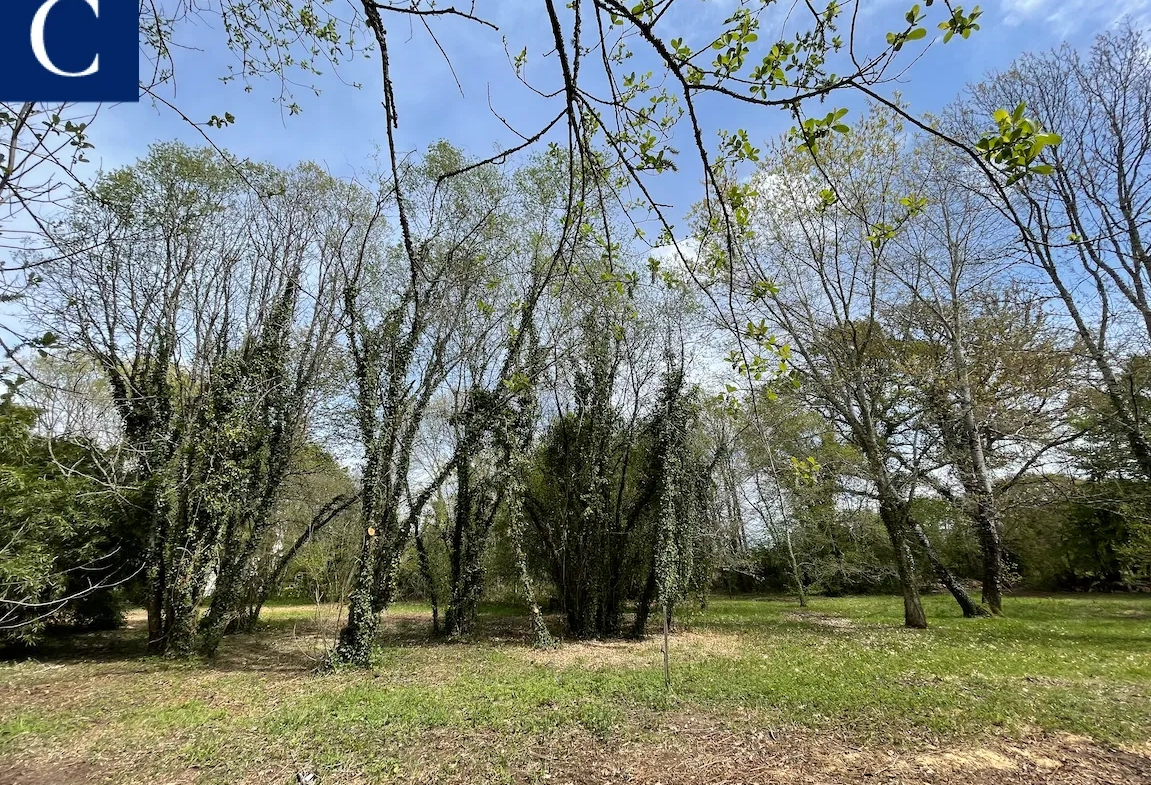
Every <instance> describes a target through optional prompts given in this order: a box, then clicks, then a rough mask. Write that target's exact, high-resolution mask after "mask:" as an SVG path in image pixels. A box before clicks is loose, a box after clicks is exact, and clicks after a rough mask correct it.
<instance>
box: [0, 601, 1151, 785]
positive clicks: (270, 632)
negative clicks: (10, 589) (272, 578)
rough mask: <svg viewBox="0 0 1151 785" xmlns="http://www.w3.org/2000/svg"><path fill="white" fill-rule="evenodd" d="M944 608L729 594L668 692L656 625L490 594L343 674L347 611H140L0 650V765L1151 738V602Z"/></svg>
mask: <svg viewBox="0 0 1151 785" xmlns="http://www.w3.org/2000/svg"><path fill="white" fill-rule="evenodd" d="M927 605H928V613H929V618H930V620H931V623H932V626H931V628H930V629H928V630H906V629H903V628H902V627H900V626H899V625H900V621H901V611H902V606H901V603H900V601H899V600H898V599H897V598H892V597H851V598H841V599H827V598H818V597H817V598H813V599H812V601H811V603H810V605H809V607H808V608H806V609H800V608H799V607H798V606H797V605H796V603H794V602H793V601H790V600H785V599H771V598H765V599H736V600H726V599H718V598H717V599H714V600H713V601H712V602H711V603H710V605H709V606H708V608H707V609H706V610H703V611H699V610H690V611H684V612H682V613H681V614H680V616H679V618H678V620H677V629H676V632H675V633H674V634H673V636H672V639H671V648H670V655H671V676H672V687H671V690H670V691H668V690H666V689H665V688H664V684H663V672H662V657H661V654H660V644H661V641H660V640H659V639H658V638H653V639H650V640H648V641H644V642H620V641H617V642H565V643H563V644H562V645H561V646H560V647H559V648H558V649H557V650H554V651H540V650H536V649H533V648H532V647H531V646H530V645H529V644H528V642H527V641H528V627H527V624H526V620H525V619H523V618H522V616H520V615H518V614H516V613H512V612H510V610H509V609H507V608H490V609H488V610H487V612H486V613H485V614H484V616H483V619H482V623H481V629H480V632H479V634H478V635H477V636H476V639H475V640H474V641H468V642H443V641H435V640H429V639H428V635H427V628H428V626H429V625H428V619H429V617H428V613H427V611H426V609H424V608H421V607H419V606H410V605H404V606H398V607H396V608H394V609H393V610H392V611H391V612H390V613H389V618H388V621H387V623H386V625H385V632H384V633H383V636H382V638H381V641H380V648H379V652H378V656H377V657H376V660H375V664H374V667H373V669H372V670H371V671H370V672H363V671H341V672H337V673H332V674H326V675H316V674H314V673H313V672H312V671H311V668H312V666H313V665H314V663H315V662H317V661H318V660H319V658H320V657H321V656H322V653H323V649H324V647H325V646H326V645H328V643H329V642H330V639H331V634H332V629H333V624H334V623H335V621H336V619H335V618H334V616H333V615H332V614H333V613H334V611H332V610H331V609H319V611H318V610H317V609H315V608H311V607H291V606H280V607H274V608H270V609H268V612H267V614H266V616H267V619H266V622H265V628H264V629H263V630H262V631H261V632H260V633H259V634H257V635H252V636H238V637H236V638H231V639H229V640H228V641H227V642H226V644H225V646H224V648H223V651H222V652H221V655H220V657H219V658H218V659H217V660H216V661H214V662H173V661H167V660H161V659H156V658H148V657H145V656H143V654H142V646H143V640H142V635H143V630H142V628H141V627H140V626H139V621H138V620H137V621H136V622H135V623H134V624H133V626H131V627H130V628H129V629H127V630H124V631H120V632H117V633H111V634H101V635H91V636H83V638H82V639H81V640H80V641H71V642H64V641H59V642H54V643H53V644H52V645H51V646H49V647H47V648H46V649H45V651H44V652H43V653H42V654H41V655H39V656H38V657H37V658H36V659H30V660H26V661H21V662H8V663H3V664H0V781H3V772H4V766H5V765H7V766H9V767H12V771H16V772H24V774H25V778H26V779H27V781H28V782H39V781H40V780H36V779H34V778H29V775H28V772H32V773H33V774H35V773H36V772H38V771H40V770H41V769H43V768H44V767H45V766H47V767H48V770H50V771H52V772H55V774H54V775H53V776H54V777H55V779H52V778H50V777H47V775H45V776H46V777H47V778H45V779H43V781H45V782H49V781H55V782H59V783H61V785H64V784H65V783H68V782H89V781H91V782H99V781H104V780H103V779H101V778H109V780H110V781H122V782H133V781H147V778H146V777H143V776H142V774H147V777H151V778H154V779H156V781H168V780H163V779H162V778H163V777H169V778H170V781H174V782H185V781H186V782H220V783H234V782H281V781H284V782H286V781H289V780H290V777H291V776H292V772H294V771H296V770H299V769H301V768H306V769H308V770H314V771H317V772H320V773H322V774H323V776H324V780H323V781H324V782H340V783H343V782H391V781H452V780H453V777H455V778H462V779H461V781H471V780H474V779H476V778H478V779H481V780H484V781H488V780H492V779H495V780H499V779H507V780H510V781H528V780H530V779H531V778H532V777H536V776H537V775H538V777H543V775H544V774H546V773H547V771H546V770H547V769H548V764H547V763H546V760H547V755H548V754H550V753H548V752H547V751H548V750H554V749H557V748H558V749H569V748H570V749H573V750H575V751H576V753H577V754H578V755H584V754H586V755H587V756H588V760H589V761H590V760H592V759H593V758H594V759H595V761H596V762H595V764H594V765H599V761H600V758H601V757H602V758H604V759H605V760H606V761H607V762H606V763H604V765H605V766H609V767H610V765H612V764H611V763H610V761H611V760H612V756H611V755H608V751H609V750H620V749H631V747H629V745H633V746H634V745H638V747H637V749H638V748H643V746H644V745H649V746H650V745H653V744H655V745H657V746H659V747H660V749H663V750H664V754H667V749H668V746H667V744H666V742H665V735H666V734H668V733H671V732H673V731H669V728H670V729H676V730H674V733H675V734H676V735H677V738H679V739H680V740H683V739H687V740H688V741H690V740H691V739H692V738H693V736H692V734H693V733H694V734H695V735H696V736H698V737H699V738H700V739H703V737H705V736H706V738H707V739H711V740H712V742H714V741H715V739H717V738H720V734H727V736H723V737H722V738H727V737H728V736H730V737H731V738H732V739H743V741H739V743H740V744H744V743H745V742H746V740H747V739H748V738H751V736H749V734H762V733H768V734H770V737H771V739H775V738H776V737H777V736H781V737H787V736H788V734H791V736H790V738H803V739H834V740H836V743H838V744H842V745H847V746H848V747H849V748H850V749H857V748H858V749H864V750H866V749H871V748H876V749H878V748H883V749H890V750H896V751H903V752H908V751H916V750H922V749H928V748H930V749H935V748H938V747H940V746H941V745H942V746H944V747H946V746H948V745H961V746H964V745H966V746H969V747H970V746H973V745H974V746H979V745H986V744H990V743H995V744H1012V743H1025V742H1027V741H1028V740H1034V739H1037V738H1047V737H1051V736H1052V735H1053V734H1075V735H1076V736H1078V737H1085V739H1086V740H1089V742H1090V743H1091V744H1093V745H1098V746H1101V747H1107V746H1114V745H1117V746H1118V747H1123V748H1125V749H1128V750H1140V749H1144V748H1145V745H1146V744H1147V742H1149V741H1151V597H1130V596H1126V597H1120V596H1101V595H1090V596H1088V595H1084V596H1074V597H1069V596H1062V597H1052V598H1038V597H1035V598H1013V599H1011V600H1010V601H1009V602H1008V604H1007V612H1008V614H1009V616H1008V617H1007V618H1002V619H963V618H961V617H960V615H959V613H958V609H957V608H956V607H955V606H954V604H953V603H951V602H950V600H949V599H948V598H945V597H937V596H935V597H929V598H927ZM556 626H558V621H557V622H556ZM685 729H686V730H685ZM693 729H694V730H693ZM705 729H706V730H705ZM684 743H687V742H684ZM701 743H702V742H701ZM708 743H711V742H708ZM717 743H718V742H717ZM730 743H731V744H736V741H731V742H730ZM765 743H769V742H765ZM1085 743H1086V742H1085ZM903 752H901V753H900V754H903ZM1139 754H1142V753H1139ZM718 755H719V756H720V757H722V756H723V753H722V752H719V753H718ZM541 760H543V761H544V763H540V761H541ZM565 760H566V758H565ZM92 761H96V762H97V763H95V764H93V763H91V762H92ZM1148 763H1149V764H1151V761H1148ZM537 764H538V765H537ZM589 765H590V764H589ZM92 766H96V768H95V769H92V768H90V767H92ZM38 767H39V768H38ZM560 768H562V767H560ZM597 770H598V769H597ZM1148 770H1149V771H1151V765H1149V769H1148ZM634 774H635V772H632V775H634ZM465 775H466V776H465ZM544 779H546V778H544ZM609 779H610V777H609ZM633 779H634V777H633ZM15 781H16V782H20V781H21V780H20V779H19V778H17V779H16V780H15ZM541 781H542V780H541ZM573 781H578V778H577V779H576V780H573ZM653 781H654V780H653ZM1100 781H1106V780H1100Z"/></svg>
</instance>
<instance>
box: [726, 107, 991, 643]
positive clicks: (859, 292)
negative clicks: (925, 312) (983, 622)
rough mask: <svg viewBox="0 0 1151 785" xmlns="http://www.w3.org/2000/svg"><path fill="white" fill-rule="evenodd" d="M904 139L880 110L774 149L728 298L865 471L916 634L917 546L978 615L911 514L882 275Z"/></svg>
mask: <svg viewBox="0 0 1151 785" xmlns="http://www.w3.org/2000/svg"><path fill="white" fill-rule="evenodd" d="M900 130H901V124H900V123H899V121H898V118H897V117H896V116H894V115H893V114H892V113H891V112H888V111H887V110H886V109H877V110H874V111H873V112H872V113H871V114H870V115H869V116H868V118H867V120H866V121H865V122H864V123H862V124H861V125H860V126H859V128H858V129H857V132H856V133H853V134H852V135H851V137H850V138H845V139H843V140H840V141H838V142H836V143H835V144H834V145H827V146H825V147H823V148H821V149H822V152H821V153H820V154H819V155H818V156H816V157H814V158H813V157H812V155H811V151H810V150H809V149H800V150H798V151H797V150H796V149H795V148H794V147H792V146H790V145H787V144H786V143H784V144H783V145H782V146H780V147H778V148H777V149H776V151H775V157H774V158H773V159H772V160H771V161H770V164H765V165H764V167H763V169H762V170H761V172H760V174H759V178H760V182H761V183H763V186H761V187H767V186H768V185H769V184H770V186H771V191H770V192H767V193H765V194H764V196H765V197H767V196H768V193H770V199H771V201H767V199H766V198H765V199H764V200H763V201H761V202H760V209H759V212H758V213H757V216H756V218H757V224H756V229H757V239H756V240H755V241H754V242H753V243H752V244H750V245H749V246H748V248H747V249H746V251H745V252H744V255H743V256H741V257H740V259H739V260H738V268H737V269H736V270H735V271H734V272H733V280H734V281H735V282H736V286H737V287H738V290H737V291H735V292H733V295H735V296H738V297H740V298H741V302H743V303H746V306H745V307H747V309H748V311H747V312H746V313H747V316H746V319H747V325H748V326H747V328H746V331H745V333H746V335H747V338H748V339H749V340H754V341H758V342H759V343H760V344H761V345H764V346H768V347H771V346H774V345H775V344H776V343H777V339H776V338H775V337H774V336H772V335H771V330H772V329H773V328H774V329H777V330H779V331H780V333H781V334H782V336H783V337H784V339H785V340H786V341H787V342H788V347H789V350H788V352H786V353H785V357H786V356H787V354H790V352H794V353H795V359H794V360H793V361H792V363H793V367H794V369H795V373H796V374H797V376H798V381H799V383H800V384H801V385H802V386H804V388H805V389H807V390H809V391H810V393H809V394H810V395H811V396H812V400H813V402H814V403H815V404H816V405H817V406H818V407H819V408H820V409H821V411H823V412H825V416H826V417H827V418H828V419H829V421H831V422H834V423H835V424H836V426H837V427H838V428H840V429H842V433H843V435H844V438H845V439H846V440H847V441H848V443H850V444H851V445H853V446H854V447H855V448H856V449H857V450H859V452H860V454H861V455H862V456H863V459H864V460H865V461H866V464H867V467H868V480H869V483H870V485H871V487H872V492H873V493H874V500H875V503H876V505H877V506H878V511H879V516H880V519H881V520H882V521H883V524H884V527H885V528H886V530H887V532H888V536H889V538H890V541H891V545H892V549H893V551H894V557H895V559H896V564H897V567H898V571H899V577H900V583H901V584H902V587H903V593H904V620H905V624H906V625H907V626H909V627H924V626H926V624H927V619H926V616H925V615H924V613H923V607H922V603H921V601H920V598H919V590H918V579H917V577H916V573H915V563H914V559H913V557H912V553H911V545H912V543H913V542H915V543H918V544H919V545H920V546H921V548H922V549H923V550H924V552H925V554H926V555H927V556H928V558H929V560H930V561H931V563H932V567H933V569H934V570H935V572H936V575H937V576H938V578H939V579H940V580H941V581H942V582H943V583H944V584H945V585H947V588H948V589H949V590H950V591H951V592H952V594H953V595H954V596H955V597H956V600H957V602H959V604H960V605H961V607H962V608H963V611H964V613H965V615H973V614H975V613H977V612H978V608H977V607H976V605H975V603H973V602H972V601H971V599H970V598H969V597H968V596H967V594H966V591H965V590H964V589H963V587H962V586H961V585H959V583H958V581H956V580H955V577H954V576H953V575H952V574H951V572H950V571H949V570H948V569H947V568H946V566H944V565H943V564H942V563H941V562H940V561H939V559H938V557H937V556H936V554H935V553H934V549H933V548H932V547H931V544H930V542H929V541H928V540H927V538H926V535H925V534H924V533H923V531H922V528H921V527H920V526H919V525H918V523H917V522H916V521H915V520H914V518H913V517H912V515H911V508H910V504H911V500H912V497H913V495H914V493H915V490H916V487H917V484H918V479H917V476H918V474H919V471H920V467H919V463H920V462H921V460H922V455H921V453H920V451H919V450H918V447H917V444H916V437H915V434H914V432H913V431H912V430H911V429H909V424H910V423H911V422H912V421H913V420H914V417H915V410H916V406H915V396H914V394H913V392H912V390H911V388H910V386H909V384H908V380H907V379H906V378H905V376H904V374H903V373H902V366H903V363H904V358H903V356H902V355H903V351H904V347H903V343H902V336H901V335H900V334H899V333H898V332H893V328H896V329H897V326H895V325H892V324H891V323H890V322H889V320H888V317H889V312H890V308H891V307H892V306H893V305H894V303H895V301H896V299H897V297H898V295H897V291H898V289H897V286H898V283H897V280H896V279H895V278H894V276H892V275H891V274H890V273H889V272H888V270H889V269H890V268H891V263H890V259H891V254H892V253H893V251H894V246H893V244H892V240H893V238H894V236H895V234H896V232H897V229H898V227H899V226H900V225H901V224H902V223H904V222H906V221H907V220H908V216H909V211H910V210H911V209H912V207H911V206H909V198H908V197H900V196H898V189H897V187H895V183H896V182H897V181H898V177H899V171H900V170H899V166H900V161H901V159H902V154H903V149H902V145H901V143H900V141H899V137H898V134H899V132H900ZM813 161H814V163H813ZM825 178H829V179H831V180H832V181H834V182H836V183H837V184H838V186H837V192H836V194H830V193H829V192H827V191H826V190H823V191H822V193H821V188H820V185H821V183H822V182H823V181H824V179H825ZM735 275H738V277H734V276H735ZM736 359H738V358H736ZM761 367H762V366H761ZM766 370H770V369H766ZM762 372H763V371H762V370H761V373H762Z"/></svg>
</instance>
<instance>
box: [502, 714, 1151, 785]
mask: <svg viewBox="0 0 1151 785" xmlns="http://www.w3.org/2000/svg"><path fill="white" fill-rule="evenodd" d="M656 735H657V736H662V739H649V740H648V741H646V742H644V743H634V742H633V743H627V742H622V743H616V744H604V743H599V744H587V743H585V744H583V745H581V747H579V749H580V755H579V756H578V757H577V756H571V755H564V754H562V752H560V751H557V752H551V753H547V752H544V751H542V750H541V751H540V752H541V755H546V758H545V759H544V760H543V761H541V764H542V765H541V769H540V771H544V770H546V773H547V774H549V775H550V777H549V778H548V781H549V783H554V785H560V784H561V783H572V784H573V785H575V783H580V784H581V785H582V784H583V783H590V782H603V783H609V782H610V783H616V782H619V783H643V785H656V784H657V783H661V784H662V785H672V784H673V783H674V784H675V785H705V783H706V785H721V784H724V783H726V784H727V785H753V784H756V785H769V784H771V785H775V784H779V785H784V784H785V783H804V784H807V783H811V784H814V783H822V784H824V785H857V784H859V785H862V784H863V783H868V784H871V783H908V784H910V783H916V785H920V784H924V785H952V783H957V782H962V783H964V785H992V784H993V783H994V785H1032V784H1033V783H1034V784H1035V785H1039V784H1040V783H1042V784H1043V785H1149V784H1151V757H1148V756H1146V755H1143V754H1139V752H1138V751H1135V750H1120V749H1109V748H1106V747H1102V746H1099V745H1096V744H1094V743H1092V742H1090V741H1089V740H1086V739H1082V738H1079V737H1074V736H1066V735H1061V736H1051V737H1038V738H1034V739H1029V740H1026V741H1021V742H1013V743H1009V742H1006V741H1004V742H1000V741H997V740H989V741H983V742H979V743H974V744H971V745H967V746H963V745H954V746H943V747H931V748H930V749H927V750H926V751H924V750H922V749H920V750H917V749H915V748H914V745H912V746H911V747H910V748H907V749H892V748H890V747H883V746H863V747H857V746H853V745H851V744H850V743H849V742H848V741H846V740H844V739H842V738H838V737H836V736H835V735H832V734H824V735H819V734H814V733H811V732H808V731H789V732H780V733H772V732H762V731H761V732H734V731H732V730H730V729H728V728H724V727H722V726H710V725H708V724H707V723H701V722H699V721H693V720H688V721H685V722H682V723H680V724H673V725H670V726H668V727H665V728H661V729H659V730H658V731H657V732H656ZM924 746H927V745H924ZM528 773H529V772H524V774H528Z"/></svg>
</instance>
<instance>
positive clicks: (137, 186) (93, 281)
mask: <svg viewBox="0 0 1151 785" xmlns="http://www.w3.org/2000/svg"><path fill="white" fill-rule="evenodd" d="M354 190H355V189H354V188H351V187H346V186H343V185H340V184H338V183H336V182H334V181H333V180H331V178H328V177H327V176H326V175H324V174H323V173H322V172H320V171H319V170H318V169H317V168H315V167H309V166H302V167H299V168H298V169H296V170H295V171H292V172H280V171H277V170H274V169H272V168H271V167H266V166H259V165H253V164H240V163H238V162H235V161H232V160H230V159H227V158H221V157H219V156H218V155H217V154H215V153H214V152H212V151H206V150H198V151H197V150H191V149H189V148H186V147H183V146H181V145H176V144H170V145H161V146H157V147H154V148H153V149H152V151H151V153H150V154H149V156H148V157H147V158H146V159H144V160H142V161H141V162H140V163H138V164H137V165H136V166H135V167H128V168H125V169H121V170H117V171H115V172H112V173H110V174H107V175H105V176H103V177H101V178H100V180H99V181H98V182H97V183H96V185H95V186H94V187H93V189H91V191H84V192H80V193H77V194H76V195H75V209H74V210H73V212H72V213H71V215H70V216H69V217H68V219H67V220H66V221H64V222H62V223H61V224H60V225H59V226H54V227H52V229H51V233H50V235H49V237H50V239H51V240H52V242H53V249H54V251H53V252H54V257H53V258H52V259H51V260H49V261H48V262H46V263H45V265H44V267H45V269H46V270H48V271H49V272H50V275H49V276H47V279H46V282H45V284H44V285H43V287H42V288H43V294H42V296H39V297H38V298H37V302H36V303H35V309H36V313H37V314H38V317H39V318H40V319H41V320H42V322H43V323H44V324H46V325H49V326H51V327H52V328H53V329H54V330H55V332H56V333H58V334H59V335H61V336H65V337H66V340H67V341H68V343H69V345H70V346H73V347H76V348H77V349H78V350H80V351H82V352H83V353H84V354H85V355H86V356H87V357H89V358H90V359H91V361H92V362H94V363H95V364H97V365H98V366H99V367H100V369H101V370H102V372H103V374H104V375H105V376H106V378H107V382H108V385H109V388H110V390H111V397H112V400H113V403H114V405H115V407H116V410H117V412H118V414H119V417H120V421H121V428H122V434H123V439H124V443H125V445H126V447H127V449H128V450H129V451H130V453H131V455H130V458H129V459H128V461H129V465H130V466H131V470H132V475H133V476H132V477H131V478H130V479H131V484H132V485H133V486H134V489H135V493H136V494H137V496H136V502H137V507H138V509H139V510H140V515H141V516H142V517H143V519H144V521H145V526H146V528H147V530H148V531H149V543H148V555H147V559H146V561H147V564H148V576H149V584H150V588H149V599H148V602H147V609H148V615H149V644H150V647H151V648H152V649H153V650H154V651H160V652H187V651H191V650H193V649H194V648H197V647H198V648H199V649H200V650H201V651H203V652H204V653H208V654H210V653H212V652H213V651H214V650H215V648H216V646H217V645H218V644H219V641H220V637H221V635H222V634H223V632H224V631H225V630H226V629H227V628H228V626H229V624H231V622H232V621H233V620H234V619H236V618H237V616H238V615H239V614H240V613H242V605H243V603H242V600H241V594H242V592H241V587H242V586H243V585H244V584H245V583H246V582H247V580H248V578H249V570H250V568H251V564H252V557H253V555H254V553H255V551H256V549H257V548H258V547H259V545H260V544H261V543H262V542H263V540H264V538H265V536H266V535H267V534H268V532H269V528H270V526H271V522H272V511H273V509H274V508H275V505H276V503H277V501H278V498H279V494H280V490H281V487H282V485H283V483H284V480H285V478H286V477H287V475H288V472H289V468H290V466H291V464H292V458H293V456H294V455H295V454H296V451H297V450H298V449H299V448H300V446H301V445H302V444H303V443H304V438H303V437H304V434H305V432H306V428H307V421H308V413H309V411H310V409H311V406H312V401H311V400H310V396H309V392H310V391H311V390H312V389H313V388H314V386H315V385H316V384H317V382H318V380H319V379H320V377H321V376H322V374H323V373H324V372H325V371H326V366H325V364H324V363H325V359H326V358H327V357H328V354H329V349H330V347H331V345H332V341H333V338H334V335H335V331H336V328H337V327H338V324H339V322H338V310H337V305H338V292H339V290H340V288H341V284H340V283H339V276H340V274H341V271H340V269H339V268H338V266H337V265H336V264H335V260H334V255H335V253H336V252H337V251H338V249H339V247H340V246H341V244H342V243H343V242H344V241H345V239H346V236H347V229H346V225H345V223H344V221H346V220H348V218H347V210H346V208H345V209H340V206H341V205H344V204H346V203H347V202H348V201H349V191H352V192H353V193H354ZM213 576H214V579H215V588H214V591H213V593H212V604H211V606H210V607H209V610H208V612H207V613H206V614H205V615H204V617H203V619H202V620H199V622H198V621H197V607H198V605H199V603H200V601H201V600H202V599H204V595H205V592H206V591H207V588H208V586H209V585H210V582H211V580H212V578H213ZM197 625H198V626H197Z"/></svg>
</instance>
